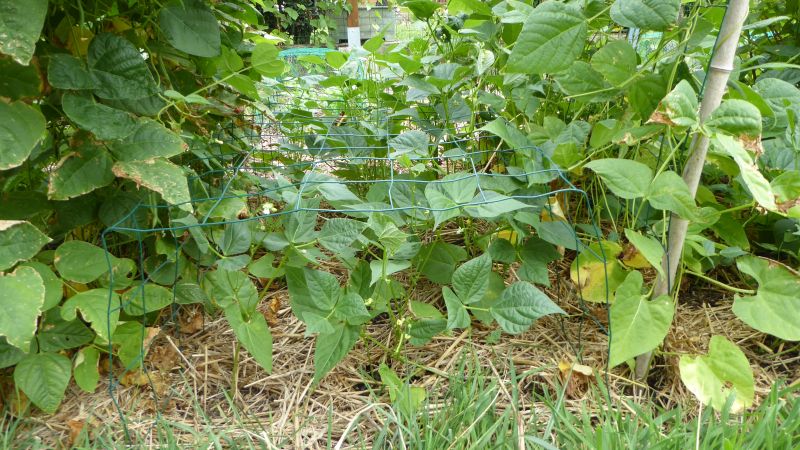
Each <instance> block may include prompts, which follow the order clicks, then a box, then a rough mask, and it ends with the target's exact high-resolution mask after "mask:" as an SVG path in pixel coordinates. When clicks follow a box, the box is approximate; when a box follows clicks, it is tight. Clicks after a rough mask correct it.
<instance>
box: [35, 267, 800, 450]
mask: <svg viewBox="0 0 800 450" xmlns="http://www.w3.org/2000/svg"><path fill="white" fill-rule="evenodd" d="M554 269H555V271H554V284H553V285H554V288H552V289H550V291H549V294H550V295H551V296H552V297H553V298H555V299H557V300H558V302H559V303H560V304H561V306H562V307H563V308H564V309H565V310H567V312H568V313H570V314H571V316H570V318H567V319H558V318H554V317H546V318H543V319H541V320H539V321H538V322H537V323H536V324H535V325H534V326H533V327H532V328H531V329H530V330H529V331H528V332H526V333H524V334H522V335H518V336H509V335H503V336H502V338H501V339H500V340H499V342H496V343H489V342H492V341H493V339H491V338H489V334H490V333H491V332H492V331H493V330H492V329H489V328H485V327H481V326H475V327H473V328H472V329H470V330H466V331H463V332H461V333H459V334H455V335H452V336H442V337H438V338H436V339H434V340H433V341H432V342H431V343H429V344H428V345H425V346H423V347H412V346H410V345H407V346H406V347H405V348H404V350H403V352H402V354H403V356H404V357H405V358H407V360H410V361H414V362H415V363H416V364H418V365H419V366H417V367H414V366H413V365H410V364H407V363H403V362H402V361H398V360H391V359H390V358H389V357H388V355H387V354H386V352H385V351H383V350H382V349H381V348H380V346H378V345H375V344H370V343H364V342H359V343H358V344H357V346H356V347H355V349H354V350H353V351H352V352H351V353H350V354H349V355H348V356H347V357H346V359H345V360H344V361H343V362H342V363H340V364H339V365H338V366H337V367H336V368H335V369H334V370H333V371H332V372H331V373H330V374H329V375H328V376H327V377H325V378H324V380H323V381H322V382H321V383H320V384H319V386H314V385H313V384H312V377H313V373H314V369H313V361H312V359H313V339H312V338H306V337H304V325H303V324H302V323H300V322H298V321H297V320H296V319H295V318H294V316H293V315H292V313H291V311H290V308H289V307H288V293H287V292H286V290H285V289H283V288H278V289H276V290H274V291H272V292H270V294H269V296H268V299H267V300H266V301H264V302H262V304H263V313H264V314H265V316H266V317H267V319H268V320H269V322H270V324H271V326H272V333H273V349H274V365H273V371H272V374H267V373H266V372H265V371H264V370H262V369H261V368H259V367H258V366H257V365H256V364H255V362H254V361H252V360H251V359H250V358H249V356H248V355H247V353H246V352H244V351H242V353H241V355H240V358H241V361H240V364H239V373H238V378H237V379H236V380H234V379H233V352H234V342H235V341H234V336H233V333H232V331H231V330H230V328H229V327H228V325H227V322H226V321H225V320H224V319H223V318H209V317H207V316H205V315H204V314H203V313H202V311H201V310H200V309H191V308H189V309H186V310H183V311H182V312H181V313H180V316H179V317H178V323H177V324H176V326H174V327H169V328H167V327H165V328H164V329H161V330H159V333H158V334H157V335H156V336H155V338H154V339H153V341H152V345H151V348H150V351H149V353H148V356H147V364H146V366H147V368H148V373H147V374H146V375H143V374H129V375H127V376H124V377H123V378H122V382H123V385H120V386H118V387H117V388H116V389H115V391H114V395H113V396H111V395H109V391H108V381H107V380H105V381H101V386H100V387H99V388H98V390H97V392H96V393H94V394H86V393H83V392H82V391H80V390H79V389H78V388H77V387H76V386H75V385H74V383H73V384H71V385H70V387H69V389H68V393H67V397H66V399H65V401H64V403H63V405H62V406H61V408H60V409H59V411H58V412H57V414H56V415H54V416H49V417H48V416H44V415H37V416H34V417H32V418H31V419H30V420H29V421H28V422H27V425H26V427H25V428H26V431H30V432H31V433H34V435H36V436H38V439H40V440H41V441H42V442H43V443H44V444H46V445H47V446H52V447H56V448H57V447H65V446H68V445H69V443H70V442H71V439H72V438H74V435H75V433H76V432H77V430H80V429H82V428H83V429H85V430H86V431H88V432H89V433H90V434H91V433H94V432H96V430H99V429H102V430H104V431H103V432H104V433H109V432H111V433H115V434H116V437H117V438H118V439H119V442H120V443H123V442H125V441H124V440H123V439H124V429H125V427H123V425H122V423H123V422H122V419H121V417H120V411H122V412H123V413H124V422H125V424H126V425H127V429H128V432H129V433H130V436H133V439H135V441H136V444H137V445H144V446H157V445H158V442H159V441H158V438H157V436H156V433H157V429H156V428H155V427H154V423H155V417H156V415H157V413H158V414H160V415H161V417H162V419H163V420H165V421H168V422H170V423H172V424H179V425H183V426H184V427H185V429H187V430H196V431H199V430H203V429H211V430H214V431H216V432H217V433H224V434H225V435H227V436H228V437H232V438H241V439H248V440H250V441H251V442H257V443H259V444H260V445H264V446H266V447H268V448H298V449H300V448H303V449H305V448H322V447H325V446H326V444H327V443H328V441H329V435H330V437H331V438H332V439H333V440H334V441H341V442H340V443H341V444H342V447H341V448H347V447H348V445H349V444H354V443H361V444H363V443H364V440H365V439H369V436H370V434H371V432H374V430H376V429H378V428H380V427H381V424H382V422H381V420H382V417H381V415H380V414H378V413H377V412H376V408H375V405H376V404H385V403H388V395H387V394H386V392H385V391H384V390H383V389H382V387H381V385H380V382H379V377H378V375H377V368H378V366H379V364H380V363H381V362H386V363H387V364H389V365H391V366H392V367H393V368H394V369H395V370H396V371H397V372H398V373H399V374H400V375H401V376H402V375H409V374H411V371H414V376H413V378H412V380H413V383H414V384H415V385H417V386H423V387H425V388H427V389H428V392H429V398H430V399H431V401H432V403H435V398H436V397H437V395H438V394H440V393H441V390H442V389H444V388H446V385H447V376H457V375H458V374H455V373H453V369H454V367H457V363H458V361H459V358H461V357H463V355H464V354H465V352H468V354H469V355H470V356H471V357H473V358H474V359H475V360H477V361H481V363H482V364H483V365H484V366H485V367H484V368H485V369H486V370H485V371H484V372H485V373H494V374H495V375H496V376H497V378H498V379H500V380H503V384H506V385H507V384H508V383H509V382H510V381H509V380H508V377H507V375H508V373H509V368H510V366H511V365H512V364H513V365H514V366H515V371H516V373H518V374H519V373H523V372H525V371H528V370H530V369H540V370H537V371H533V370H531V371H530V372H531V373H533V375H530V376H526V377H523V378H521V379H519V380H518V381H517V382H518V384H519V386H518V387H519V389H520V392H523V393H528V394H532V393H533V392H542V391H543V389H545V388H547V389H549V391H550V392H554V391H555V392H561V391H562V390H563V392H565V400H564V401H565V404H566V405H567V408H575V409H580V408H581V407H590V408H591V407H595V408H601V407H607V406H608V405H600V404H598V405H591V404H588V402H589V401H590V397H589V396H588V394H587V391H588V388H589V385H590V384H591V383H594V382H595V381H594V380H593V378H592V377H591V376H587V374H589V373H588V372H587V371H588V370H589V369H591V371H592V372H593V373H594V374H600V375H602V377H603V378H604V379H606V380H607V381H608V383H609V384H610V386H611V393H612V400H611V401H612V403H613V405H612V406H613V407H619V408H626V406H625V405H624V402H621V401H620V400H621V399H623V398H628V397H631V396H632V395H633V391H634V389H633V387H634V385H635V384H636V383H635V382H633V381H631V380H630V379H629V378H628V376H629V371H628V370H627V369H626V368H624V367H618V368H616V369H614V370H613V371H611V373H605V372H604V369H605V361H606V357H607V340H606V338H605V336H604V335H603V334H602V333H601V332H600V331H599V326H602V325H605V324H607V318H606V314H605V309H604V305H587V307H586V308H583V309H582V308H580V307H579V305H580V303H579V300H578V299H577V296H576V295H575V292H574V289H573V288H572V287H571V283H570V282H569V281H559V280H562V279H564V277H563V273H564V272H565V271H568V266H567V265H566V264H564V263H562V265H561V266H560V267H556V268H554ZM559 274H560V275H559ZM511 277H513V274H512V275H511ZM682 289H683V292H686V294H685V295H684V296H683V297H684V298H683V300H682V303H681V304H680V306H679V308H678V312H677V315H676V320H675V322H674V326H673V327H672V329H671V331H670V334H669V335H668V337H667V339H666V341H665V344H664V345H663V347H662V352H661V356H658V357H657V358H656V361H655V367H654V369H653V370H652V371H651V376H650V379H649V380H648V382H649V385H650V388H649V389H648V390H647V391H646V395H648V396H649V397H650V398H652V399H653V400H654V401H655V402H656V403H657V404H661V405H663V406H667V407H670V406H676V405H677V404H682V405H684V406H686V407H688V408H689V409H690V410H691V408H693V407H694V406H695V401H694V399H693V397H692V396H691V394H689V393H688V392H687V391H686V390H685V388H684V387H683V385H682V384H681V383H680V379H679V375H678V369H677V366H678V364H677V362H678V356H673V355H676V354H682V353H704V352H705V351H706V346H707V343H708V340H709V338H710V337H711V336H712V335H714V334H721V335H723V336H725V337H727V338H728V339H729V340H731V341H732V342H735V343H737V344H738V345H739V346H741V347H742V348H743V349H744V350H745V352H746V354H747V356H748V359H749V360H750V362H751V364H752V365H753V368H754V371H755V378H756V394H757V396H763V395H764V394H766V393H767V392H768V391H769V388H770V386H771V384H772V383H773V382H774V381H775V380H776V379H778V378H788V379H790V380H794V379H796V378H797V377H798V375H800V369H799V368H800V364H798V359H800V357H798V356H796V355H795V356H792V355H786V354H781V350H782V349H780V348H778V350H777V351H776V350H775V349H774V342H769V338H768V337H765V336H764V335H763V334H760V333H758V332H756V331H754V330H752V329H750V328H749V327H748V326H747V325H745V324H743V323H742V322H741V321H739V320H738V319H736V317H735V316H734V315H733V313H732V312H731V308H730V305H731V301H732V298H730V296H727V295H725V294H723V293H722V292H720V291H717V290H708V289H706V288H704V287H702V286H697V285H687V286H683V288H682ZM436 291H437V287H435V286H433V285H430V286H428V287H427V288H423V289H418V290H417V292H416V296H417V298H427V299H431V298H432V299H434V301H441V300H439V299H437V295H436ZM582 310H583V311H588V312H589V313H591V314H592V315H593V317H588V316H587V315H586V314H581V311H582ZM389 329H390V327H389V326H387V324H373V325H371V326H370V328H369V334H370V335H371V336H372V337H373V338H374V339H375V340H377V341H379V342H382V343H383V344H385V345H386V346H387V347H389V348H392V346H393V345H396V343H395V342H392V338H391V333H390V331H389ZM771 344H772V346H770V345H771ZM664 355H667V356H664ZM574 363H579V365H576V366H574V365H573V364H574ZM419 367H423V369H419ZM415 369H416V370H415ZM489 371H490V372H489ZM584 372H586V374H584ZM589 375H591V374H589ZM234 381H235V383H236V386H235V389H233V383H234ZM504 391H507V389H505V390H504ZM231 392H234V394H232V395H233V397H232V398H231V397H229V396H228V395H229V394H230V393H231ZM532 398H533V396H532V395H527V396H523V398H522V399H521V401H520V403H519V405H518V406H519V407H520V408H521V409H522V411H520V412H521V417H524V418H529V417H533V416H535V417H536V418H537V420H546V419H547V417H548V411H547V410H546V408H544V406H543V405H542V404H537V403H535V402H532V401H531V400H532ZM592 398H595V397H592ZM508 400H510V398H508V399H505V398H501V399H500V403H499V404H500V405H501V407H502V405H507V404H508V403H509V402H508ZM115 401H116V404H115ZM200 411H204V412H205V416H206V417H202V414H200V413H199V412H200ZM175 428H176V427H173V429H175ZM177 439H179V440H181V439H185V440H186V441H185V443H186V445H189V444H190V443H191V442H192V441H191V435H190V434H189V433H188V432H187V433H185V435H181V434H180V433H179V434H178V435H177Z"/></svg>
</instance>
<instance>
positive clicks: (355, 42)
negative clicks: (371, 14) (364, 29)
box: [347, 0, 361, 50]
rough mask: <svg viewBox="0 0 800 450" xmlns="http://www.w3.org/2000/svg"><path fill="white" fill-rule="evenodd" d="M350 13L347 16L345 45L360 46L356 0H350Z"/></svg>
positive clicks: (352, 47)
mask: <svg viewBox="0 0 800 450" xmlns="http://www.w3.org/2000/svg"><path fill="white" fill-rule="evenodd" d="M350 8H351V9H350V15H349V16H347V47H348V48H349V49H351V50H352V49H354V48H356V47H360V46H361V25H360V24H359V21H358V0H350Z"/></svg>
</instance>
